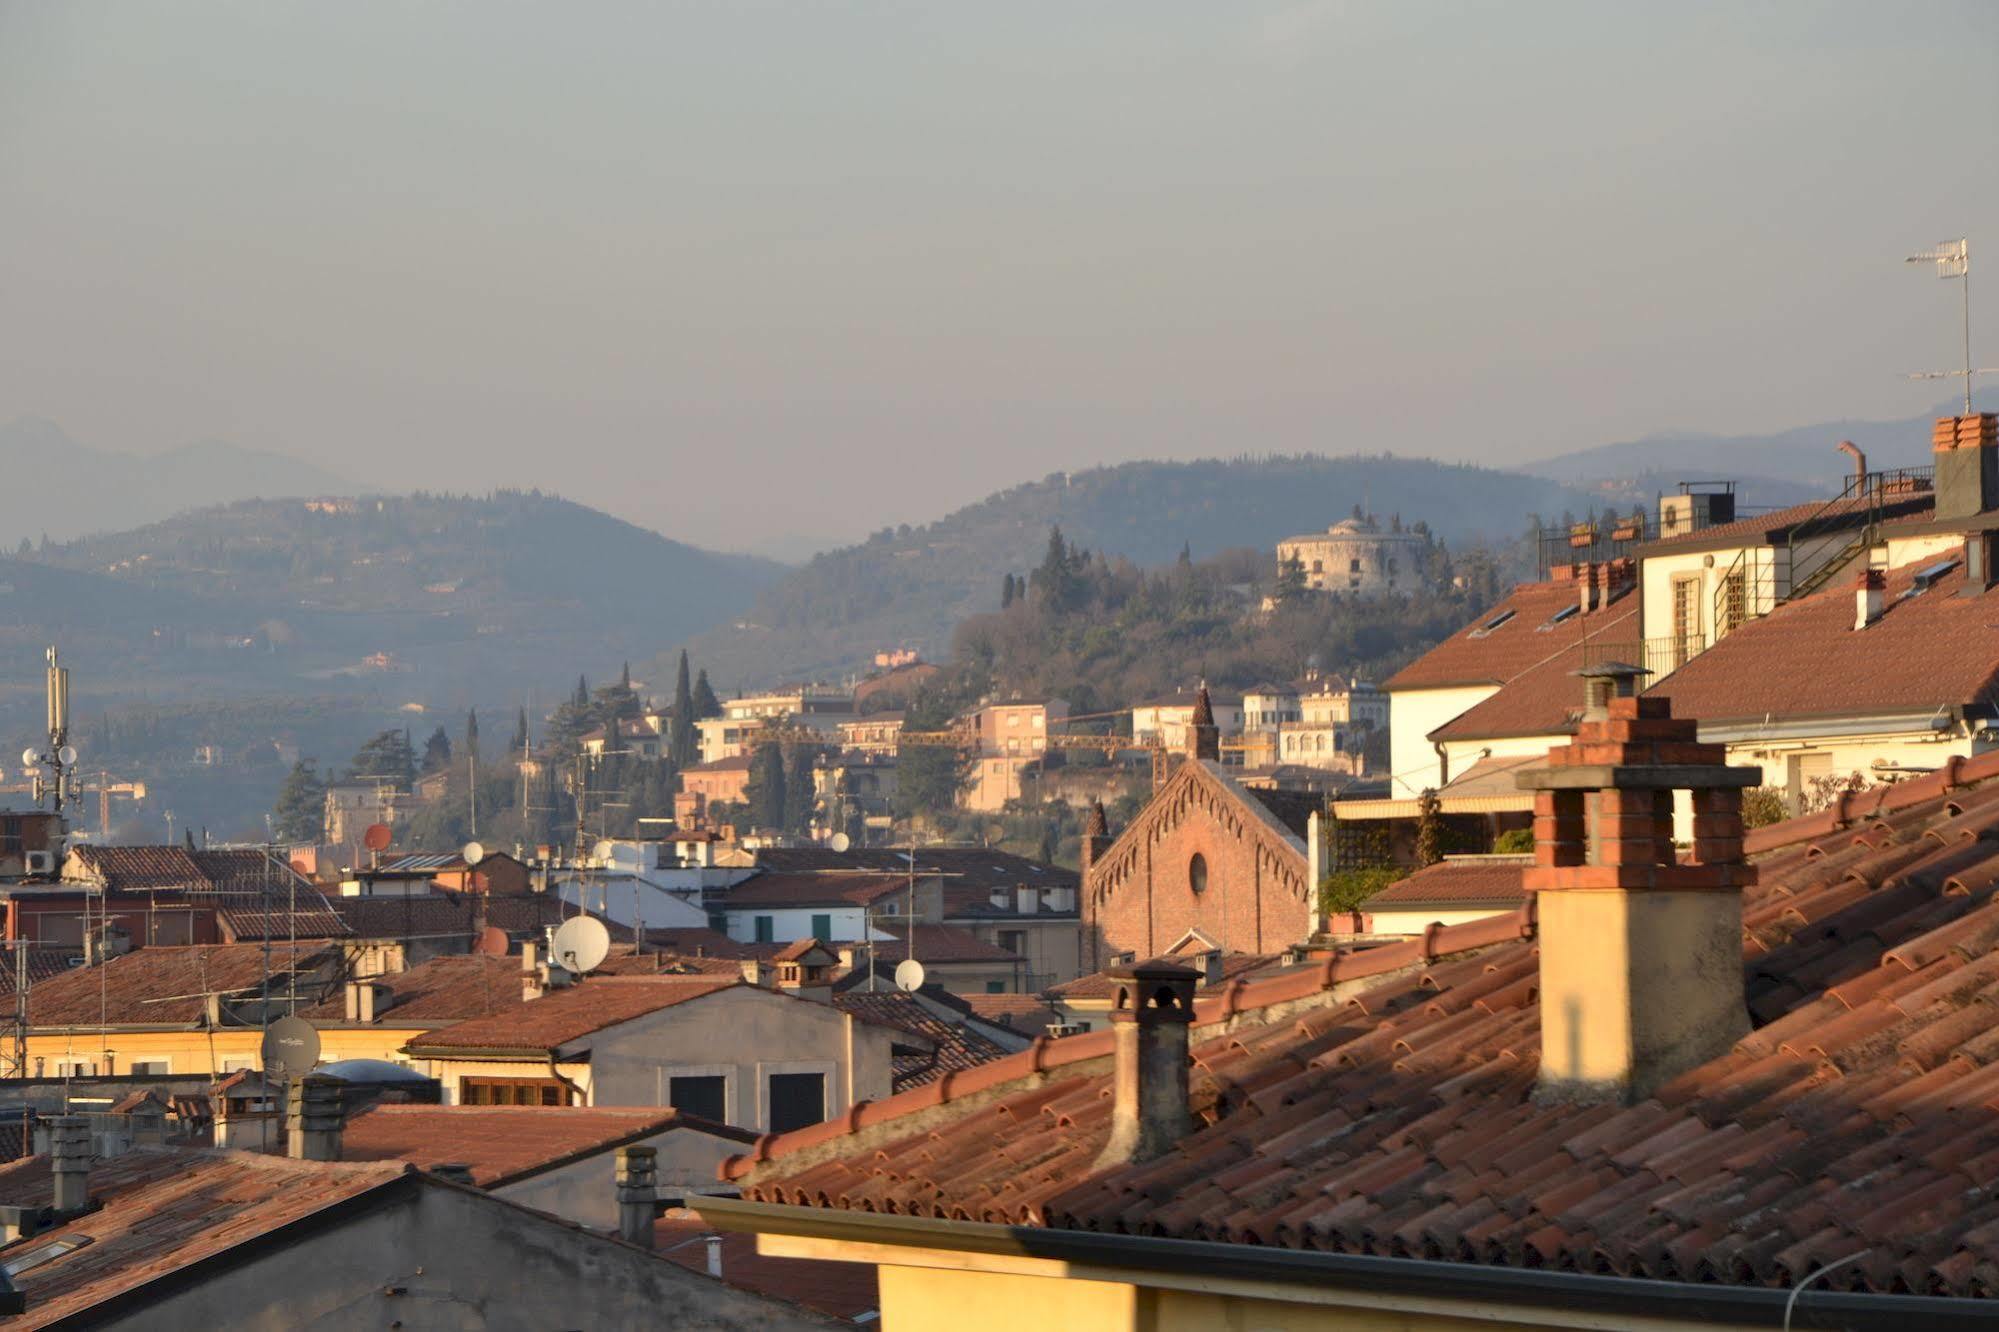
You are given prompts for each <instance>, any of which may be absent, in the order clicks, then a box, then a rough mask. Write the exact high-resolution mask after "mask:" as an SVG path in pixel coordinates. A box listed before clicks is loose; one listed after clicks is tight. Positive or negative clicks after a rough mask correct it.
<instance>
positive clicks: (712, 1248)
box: [708, 1235, 722, 1278]
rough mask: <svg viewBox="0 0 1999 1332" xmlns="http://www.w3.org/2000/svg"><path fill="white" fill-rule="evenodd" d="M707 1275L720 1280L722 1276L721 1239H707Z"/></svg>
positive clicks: (715, 1236)
mask: <svg viewBox="0 0 1999 1332" xmlns="http://www.w3.org/2000/svg"><path fill="white" fill-rule="evenodd" d="M708 1275H709V1276H711V1277H716V1278H720V1277H721V1275H722V1237H721V1236H720V1235H710V1236H709V1237H708Z"/></svg>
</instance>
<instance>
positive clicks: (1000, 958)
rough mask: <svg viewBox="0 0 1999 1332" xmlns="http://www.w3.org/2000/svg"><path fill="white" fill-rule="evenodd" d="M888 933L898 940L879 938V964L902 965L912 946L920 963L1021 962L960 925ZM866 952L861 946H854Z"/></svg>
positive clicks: (886, 928)
mask: <svg viewBox="0 0 1999 1332" xmlns="http://www.w3.org/2000/svg"><path fill="white" fill-rule="evenodd" d="M882 932H883V933H884V934H891V935H895V936H897V937H895V938H890V939H877V940H876V941H875V947H874V954H875V961H877V962H900V961H902V959H904V958H905V957H908V956H909V945H910V943H911V942H912V940H913V941H914V943H915V944H916V957H917V960H918V961H920V962H995V963H1006V962H1017V961H1019V960H1020V959H1019V958H1017V957H1015V956H1014V955H1013V954H1012V953H1009V952H1008V951H1007V950H1006V949H1004V948H1001V947H1000V946H999V945H998V944H992V943H987V942H986V941H985V940H984V939H981V938H980V937H979V936H978V935H976V934H973V933H972V932H971V931H970V930H968V929H965V928H964V927H963V926H959V925H926V924H922V923H918V924H915V925H884V926H883V927H882ZM850 946H852V947H855V948H858V949H860V951H861V952H862V954H863V956H865V953H866V950H865V948H862V947H861V946H860V945H850Z"/></svg>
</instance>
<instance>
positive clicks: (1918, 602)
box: [1649, 556, 1999, 724]
mask: <svg viewBox="0 0 1999 1332" xmlns="http://www.w3.org/2000/svg"><path fill="white" fill-rule="evenodd" d="M1947 558H1950V557H1949V556H1938V557H1935V558H1933V559H1923V560H1919V561H1916V562H1915V563H1913V564H1908V565H1904V566H1903V567H1902V568H1899V569H1894V570H1890V571H1889V574H1888V589H1887V604H1886V610H1885V611H1884V612H1883V613H1882V616H1881V618H1880V619H1878V620H1876V621H1875V622H1874V623H1873V624H1871V625H1869V626H1868V627H1867V628H1865V629H1855V628H1854V627H1853V620H1854V589H1853V584H1852V580H1851V579H1850V578H1837V579H1834V580H1833V585H1832V586H1831V587H1829V588H1827V589H1826V590H1824V591H1822V592H1819V593H1817V594H1816V595H1813V596H1810V597H1806V598H1805V599H1804V600H1802V601H1796V602H1793V603H1791V604H1790V605H1788V606H1779V607H1778V608H1777V609H1776V610H1774V611H1772V612H1771V613H1770V614H1769V615H1766V616H1764V617H1762V618H1761V619H1757V620H1751V621H1750V622H1749V623H1747V624H1745V625H1743V626H1741V627H1740V628H1738V629H1736V630H1735V631H1734V632H1732V633H1730V634H1729V635H1728V636H1727V637H1725V638H1723V639H1722V640H1721V641H1720V642H1719V643H1716V644H1715V645H1714V646H1713V647H1711V648H1709V649H1708V650H1707V651H1706V652H1703V653H1701V654H1700V655H1699V656H1698V657H1695V658H1694V659H1693V660H1692V661H1690V662H1688V663H1687V664H1686V665H1685V666H1682V667H1681V668H1680V669H1679V670H1677V671H1675V672H1673V674H1672V675H1670V676H1668V677H1667V678H1666V679H1664V680H1662V681H1661V682H1660V683H1659V684H1658V685H1656V686H1655V687H1654V688H1653V689H1651V690H1650V691H1649V692H1650V693H1653V694H1663V695H1665V696H1667V697H1669V698H1671V699H1672V700H1673V712H1674V714H1675V715H1677V716H1682V717H1693V718H1695V719H1696V720H1698V721H1700V722H1702V723H1704V724H1705V723H1711V722H1721V721H1733V720H1749V719H1759V720H1760V719H1761V718H1763V717H1766V716H1768V717H1771V718H1790V717H1823V716H1843V715H1852V714H1856V713H1868V714H1880V713H1897V712H1904V713H1906V712H1921V713H1932V712H1937V711H1939V710H1944V709H1949V708H1951V707H1954V706H1958V705H1962V704H1991V703H1994V702H1999V601H1994V600H1992V599H1991V598H1990V597H1989V596H1986V597H1966V596H1959V595H1958V593H1959V592H1960V591H1961V590H1962V589H1963V587H1964V567H1963V564H1962V562H1961V561H1960V562H1959V564H1958V566H1957V567H1956V568H1955V569H1953V570H1952V571H1951V572H1949V573H1947V574H1945V575H1944V576H1943V577H1942V578H1941V579H1939V580H1938V581H1937V583H1936V584H1935V585H1934V586H1933V587H1931V588H1930V589H1929V590H1928V591H1925V592H1920V593H1917V594H1916V595H1914V596H1910V595H1908V594H1909V592H1910V590H1911V588H1912V587H1913V585H1914V579H1915V575H1916V574H1917V573H1919V572H1921V571H1922V570H1924V569H1926V568H1931V567H1933V566H1934V565H1936V564H1937V563H1939V562H1940V561H1942V560H1944V559H1947Z"/></svg>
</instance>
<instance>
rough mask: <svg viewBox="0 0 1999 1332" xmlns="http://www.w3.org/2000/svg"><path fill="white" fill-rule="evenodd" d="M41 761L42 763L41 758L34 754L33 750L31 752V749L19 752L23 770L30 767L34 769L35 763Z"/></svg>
mask: <svg viewBox="0 0 1999 1332" xmlns="http://www.w3.org/2000/svg"><path fill="white" fill-rule="evenodd" d="M41 761H42V756H41V755H40V754H37V753H36V752H35V751H34V750H32V749H24V750H22V751H21V766H22V767H24V768H32V767H34V766H35V765H36V764H37V763H40V762H41Z"/></svg>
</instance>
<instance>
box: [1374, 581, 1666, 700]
mask: <svg viewBox="0 0 1999 1332" xmlns="http://www.w3.org/2000/svg"><path fill="white" fill-rule="evenodd" d="M1581 597H1582V590H1581V587H1580V585H1579V584H1577V583H1574V582H1566V581H1564V582H1547V583H1522V584H1520V585H1519V586H1518V587H1515V588H1514V589H1513V593H1512V595H1510V596H1508V597H1507V598H1506V600H1504V601H1502V602H1500V603H1499V604H1498V605H1497V606H1494V607H1493V608H1492V609H1490V610H1488V611H1486V612H1484V613H1483V614H1481V615H1479V616H1478V617H1477V618H1476V619H1474V620H1473V621H1472V622H1471V623H1470V624H1468V625H1466V626H1465V627H1464V628H1462V629H1460V630H1458V631H1457V632H1456V633H1454V634H1452V635H1451V636H1450V637H1449V638H1447V639H1445V640H1444V641H1443V642H1441V643H1439V644H1437V646H1435V647H1433V648H1431V649H1430V650H1429V651H1428V652H1426V653H1424V654H1423V655H1422V656H1420V657H1418V658H1417V659H1416V660H1415V661H1412V662H1410V663H1409V664H1408V665H1407V666H1404V667H1403V668H1402V669H1401V670H1399V671H1397V672H1396V673H1395V674H1394V675H1392V676H1390V677H1389V678H1388V680H1387V681H1386V682H1385V683H1383V685H1382V686H1381V687H1382V688H1383V689H1391V690H1393V689H1445V688H1449V687H1451V686H1453V685H1497V684H1505V683H1506V682H1507V681H1508V680H1511V679H1512V678H1514V677H1515V676H1517V675H1519V674H1520V673H1521V672H1522V671H1525V670H1529V669H1531V668H1532V667H1534V666H1535V665H1537V664H1539V663H1540V662H1543V661H1546V660H1547V659H1548V658H1549V657H1551V656H1554V655H1555V654H1557V653H1559V652H1562V651H1564V650H1566V649H1567V648H1568V647H1569V646H1570V645H1571V644H1573V643H1575V642H1576V641H1577V640H1578V639H1579V638H1581V637H1582V635H1583V634H1584V633H1585V632H1587V633H1590V634H1592V635H1599V636H1600V635H1601V634H1602V633H1603V632H1604V629H1605V626H1607V625H1609V624H1610V623H1612V622H1613V621H1617V620H1622V619H1624V618H1625V617H1626V616H1629V615H1633V614H1635V613H1636V612H1637V609H1638V599H1637V597H1635V596H1633V595H1632V594H1631V591H1630V590H1629V589H1626V590H1625V591H1624V593H1622V594H1621V595H1619V596H1618V597H1616V598H1615V599H1614V600H1612V601H1611V602H1610V603H1609V604H1608V605H1605V606H1599V607H1597V608H1596V609H1595V610H1593V611H1591V612H1590V613H1589V614H1587V615H1581V614H1578V615H1571V616H1569V617H1568V618H1567V619H1565V620H1563V621H1561V622H1560V623H1559V624H1550V623H1549V621H1550V619H1551V618H1552V617H1553V616H1554V615H1555V614H1556V613H1557V612H1559V611H1561V610H1563V609H1565V608H1566V607H1569V606H1575V605H1579V604H1580V602H1581ZM1509 613H1510V614H1509ZM1502 615H1507V616H1508V618H1507V619H1506V620H1505V622H1504V623H1501V624H1498V625H1496V626H1494V627H1493V628H1491V629H1487V628H1486V626H1487V625H1490V624H1493V622H1494V621H1495V620H1498V619H1499V617H1500V616H1502ZM1632 623H1633V624H1634V625H1635V623H1636V621H1633V622H1632ZM1627 636H1628V637H1632V638H1636V637H1637V633H1636V631H1635V629H1634V630H1632V631H1631V632H1630V633H1629V634H1628V635H1627Z"/></svg>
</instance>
